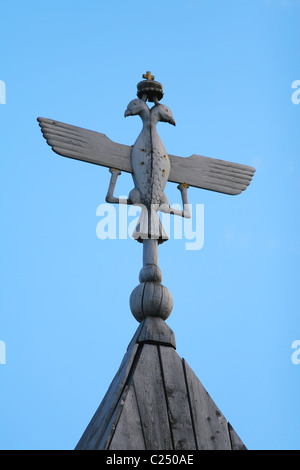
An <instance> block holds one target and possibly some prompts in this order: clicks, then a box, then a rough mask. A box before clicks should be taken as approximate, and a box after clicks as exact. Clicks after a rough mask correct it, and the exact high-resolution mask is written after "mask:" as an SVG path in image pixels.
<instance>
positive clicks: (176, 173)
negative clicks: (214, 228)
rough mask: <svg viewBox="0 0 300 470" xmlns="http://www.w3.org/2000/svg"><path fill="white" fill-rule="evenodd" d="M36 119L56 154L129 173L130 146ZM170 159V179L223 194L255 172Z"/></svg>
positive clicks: (195, 158)
mask: <svg viewBox="0 0 300 470" xmlns="http://www.w3.org/2000/svg"><path fill="white" fill-rule="evenodd" d="M38 122H39V125H40V127H41V129H42V133H43V135H44V137H45V139H46V140H47V143H48V144H49V145H50V146H51V147H52V149H53V150H54V152H56V153H58V154H59V155H62V156H63V157H69V158H74V159H76V160H82V161H85V162H89V163H94V164H96V165H101V166H106V167H108V168H111V167H113V168H116V169H118V170H121V171H126V172H129V173H132V167H131V163H130V154H131V147H130V146H129V145H123V144H118V143H116V142H113V141H112V140H110V139H109V138H108V137H106V135H105V134H101V133H100V132H94V131H89V130H87V129H83V128H81V127H76V126H71V125H70V124H65V123H63V122H59V121H54V120H52V119H46V118H38ZM169 158H170V163H171V171H170V175H169V181H171V182H173V183H179V184H180V183H186V184H189V185H190V186H194V187H196V188H202V189H208V190H211V191H217V192H220V193H224V194H231V195H236V194H240V193H241V192H242V191H244V190H245V189H246V188H247V186H248V185H249V184H250V182H251V180H252V177H253V175H254V173H255V169H254V168H252V167H251V166H246V165H241V164H239V163H231V162H226V161H223V160H218V159H215V158H209V157H202V156H201V155H192V156H191V157H188V158H184V157H177V156H175V155H169Z"/></svg>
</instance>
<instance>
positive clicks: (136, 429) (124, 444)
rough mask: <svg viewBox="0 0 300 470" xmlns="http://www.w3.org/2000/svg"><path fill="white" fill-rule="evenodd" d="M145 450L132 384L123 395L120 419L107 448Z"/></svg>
mask: <svg viewBox="0 0 300 470" xmlns="http://www.w3.org/2000/svg"><path fill="white" fill-rule="evenodd" d="M124 449H126V450H136V449H138V450H145V449H146V447H145V441H144V436H143V431H142V425H141V420H140V415H139V409H138V404H137V401H136V395H135V390H134V387H133V385H130V386H129V387H128V392H127V395H126V397H124V402H123V407H122V412H121V415H120V419H119V421H118V424H117V426H116V429H115V431H114V435H113V438H112V440H111V442H110V444H109V450H124Z"/></svg>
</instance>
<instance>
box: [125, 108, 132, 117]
mask: <svg viewBox="0 0 300 470" xmlns="http://www.w3.org/2000/svg"><path fill="white" fill-rule="evenodd" d="M127 116H131V112H130V111H129V109H126V111H125V113H124V117H127Z"/></svg>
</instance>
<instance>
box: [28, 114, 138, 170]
mask: <svg viewBox="0 0 300 470" xmlns="http://www.w3.org/2000/svg"><path fill="white" fill-rule="evenodd" d="M37 120H38V122H39V125H40V127H41V129H42V133H43V136H44V137H45V139H46V141H47V143H48V144H49V145H50V147H52V150H54V152H56V153H58V154H59V155H62V156H63V157H69V158H74V159H76V160H82V161H84V162H88V163H94V164H95V165H101V166H106V167H108V168H116V169H117V170H121V171H127V172H129V173H132V169H131V163H130V153H131V147H130V146H129V145H122V144H117V143H116V142H113V141H112V140H110V139H109V138H108V137H106V135H105V134H101V133H100V132H94V131H89V130H87V129H82V128H81V127H76V126H71V125H70V124H64V123H63V122H59V121H54V120H53V119H46V118H42V117H39V118H38V119H37Z"/></svg>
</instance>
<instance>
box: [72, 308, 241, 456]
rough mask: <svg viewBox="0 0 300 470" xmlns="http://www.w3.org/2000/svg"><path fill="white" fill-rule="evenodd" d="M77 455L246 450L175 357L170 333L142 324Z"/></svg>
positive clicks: (160, 325) (159, 324) (151, 322)
mask: <svg viewBox="0 0 300 470" xmlns="http://www.w3.org/2000/svg"><path fill="white" fill-rule="evenodd" d="M76 450H246V447H245V446H244V444H243V442H242V441H241V439H240V438H239V437H238V435H237V434H236V432H235V431H234V429H233V428H232V426H231V425H230V424H229V423H228V422H227V420H226V419H225V417H224V416H223V414H222V413H221V411H220V410H219V409H218V407H217V406H216V404H215V403H214V402H213V400H212V399H211V397H210V396H209V394H208V393H207V391H206V390H205V388H204V387H203V386H202V384H201V382H200V381H199V379H198V378H197V377H196V375H195V374H194V372H193V371H192V369H191V368H190V367H189V365H188V364H187V362H186V361H185V360H184V359H181V358H180V356H179V355H178V354H177V352H176V351H175V340H174V335H173V332H172V330H171V329H170V328H169V327H168V326H167V325H166V323H165V322H164V321H163V320H161V319H159V318H151V317H148V318H147V319H146V320H144V321H143V322H142V323H141V324H140V326H139V328H138V329H137V332H136V334H135V335H134V337H133V339H132V341H131V343H130V344H129V346H128V349H127V352H126V354H125V356H124V359H123V361H122V363H121V366H120V368H119V370H118V372H117V374H116V376H115V378H114V379H113V381H112V383H111V385H110V387H109V389H108V391H107V393H106V395H105V397H104V399H103V401H102V403H101V404H100V406H99V408H98V410H97V411H96V413H95V414H94V416H93V418H92V420H91V422H90V423H89V425H88V427H87V428H86V430H85V432H84V434H83V436H82V437H81V439H80V441H79V443H78V444H77V446H76Z"/></svg>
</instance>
